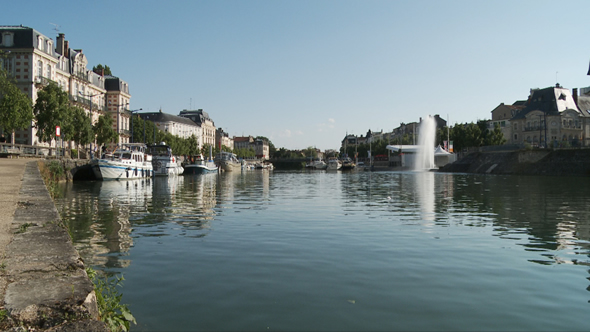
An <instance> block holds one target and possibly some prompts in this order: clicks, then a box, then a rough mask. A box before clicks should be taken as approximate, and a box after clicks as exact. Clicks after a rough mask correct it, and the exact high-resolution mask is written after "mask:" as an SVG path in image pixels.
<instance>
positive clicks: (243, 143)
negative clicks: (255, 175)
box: [233, 136, 270, 159]
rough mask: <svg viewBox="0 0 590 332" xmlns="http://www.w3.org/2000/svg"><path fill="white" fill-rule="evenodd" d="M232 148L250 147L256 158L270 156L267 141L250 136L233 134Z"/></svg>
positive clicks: (267, 157)
mask: <svg viewBox="0 0 590 332" xmlns="http://www.w3.org/2000/svg"><path fill="white" fill-rule="evenodd" d="M233 140H234V149H252V150H254V153H255V155H256V158H258V159H269V158H270V146H269V145H268V142H267V141H265V140H263V139H260V138H254V137H252V136H243V137H239V136H238V137H236V136H234V139H233Z"/></svg>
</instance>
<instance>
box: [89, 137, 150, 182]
mask: <svg viewBox="0 0 590 332" xmlns="http://www.w3.org/2000/svg"><path fill="white" fill-rule="evenodd" d="M90 165H91V167H92V171H93V172H94V176H95V177H96V179H97V180H127V179H141V178H148V177H151V176H153V174H154V171H153V167H152V158H151V155H149V154H147V153H146V145H145V144H142V143H130V144H123V145H122V146H120V147H117V148H116V149H115V151H113V152H112V153H111V152H107V153H105V154H103V155H102V157H101V158H100V159H93V160H92V161H91V162H90Z"/></svg>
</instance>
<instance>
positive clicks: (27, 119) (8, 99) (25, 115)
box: [0, 68, 33, 142]
mask: <svg viewBox="0 0 590 332" xmlns="http://www.w3.org/2000/svg"><path fill="white" fill-rule="evenodd" d="M32 120H33V102H32V101H31V98H29V96H27V95H26V94H25V93H24V92H22V91H20V89H19V88H18V87H17V86H16V85H15V84H14V81H13V80H12V79H11V78H10V77H8V75H7V73H6V71H4V70H3V69H2V68H0V127H2V128H3V129H4V131H5V132H9V133H14V131H15V130H17V129H21V128H28V127H29V126H30V125H31V121H32ZM11 142H14V140H13V139H12V138H11Z"/></svg>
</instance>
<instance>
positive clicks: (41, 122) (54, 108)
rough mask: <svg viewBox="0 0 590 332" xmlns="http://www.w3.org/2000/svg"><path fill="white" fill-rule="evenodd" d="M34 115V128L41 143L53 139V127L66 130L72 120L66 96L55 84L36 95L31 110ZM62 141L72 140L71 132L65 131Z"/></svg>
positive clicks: (47, 86)
mask: <svg viewBox="0 0 590 332" xmlns="http://www.w3.org/2000/svg"><path fill="white" fill-rule="evenodd" d="M33 112H34V115H35V122H36V124H35V126H36V128H37V137H38V138H39V141H41V142H49V141H51V140H52V139H55V138H56V136H55V134H56V133H55V127H56V126H60V127H62V128H64V129H65V128H68V126H69V122H70V121H71V120H72V117H71V115H72V107H71V106H70V102H69V98H68V94H67V93H66V92H65V91H63V90H62V89H61V88H60V87H59V86H57V84H56V83H54V82H51V83H49V84H48V85H46V86H45V87H44V88H43V89H41V90H39V92H38V93H37V101H36V102H35V107H34V109H33ZM62 136H63V137H62V138H63V139H66V140H69V139H71V138H72V136H73V133H72V132H71V131H65V132H64V133H63V135H62Z"/></svg>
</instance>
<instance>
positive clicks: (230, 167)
mask: <svg viewBox="0 0 590 332" xmlns="http://www.w3.org/2000/svg"><path fill="white" fill-rule="evenodd" d="M220 166H221V169H222V170H223V171H225V172H239V171H240V170H242V165H241V164H240V163H236V162H231V161H227V160H223V161H221V163H220Z"/></svg>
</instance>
